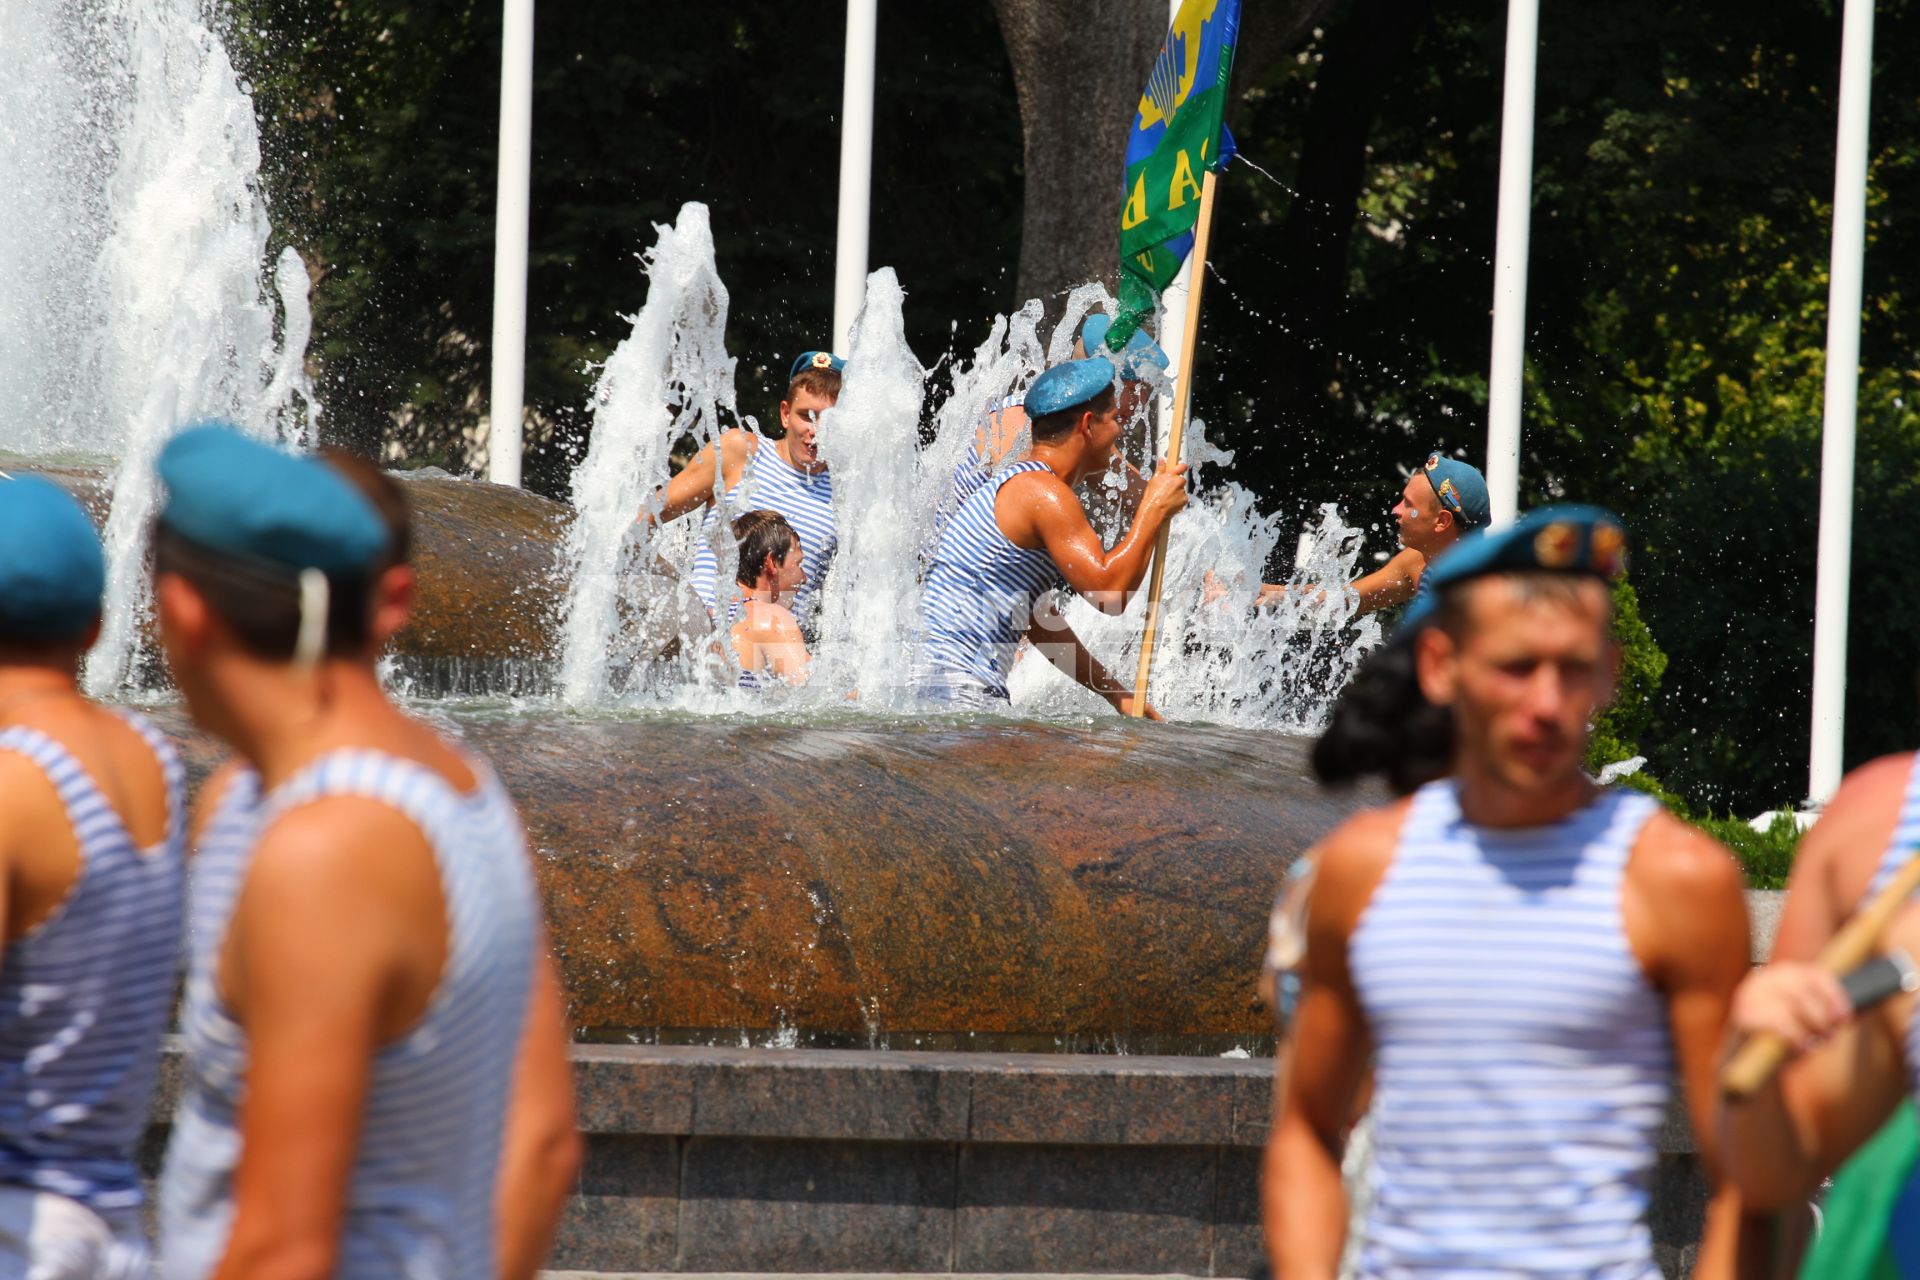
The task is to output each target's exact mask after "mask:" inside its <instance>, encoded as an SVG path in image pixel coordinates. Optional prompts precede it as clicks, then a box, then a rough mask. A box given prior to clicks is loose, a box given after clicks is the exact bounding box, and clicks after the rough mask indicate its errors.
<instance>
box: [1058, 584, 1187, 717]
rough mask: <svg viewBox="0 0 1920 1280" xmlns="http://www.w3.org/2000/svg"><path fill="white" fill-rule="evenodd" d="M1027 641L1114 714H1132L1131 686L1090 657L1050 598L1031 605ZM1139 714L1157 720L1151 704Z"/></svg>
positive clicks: (1083, 642) (1078, 637)
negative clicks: (1116, 712) (1099, 698)
mask: <svg viewBox="0 0 1920 1280" xmlns="http://www.w3.org/2000/svg"><path fill="white" fill-rule="evenodd" d="M1027 639H1028V640H1030V641H1032V642H1033V647H1034V648H1035V649H1037V650H1039V651H1040V656H1042V657H1043V658H1045V659H1046V660H1047V661H1048V662H1051V663H1052V664H1053V665H1054V666H1055V667H1057V668H1059V670H1060V671H1061V672H1062V673H1063V674H1065V675H1067V676H1069V677H1071V678H1072V679H1073V680H1074V681H1076V682H1077V683H1079V684H1080V685H1082V686H1084V687H1085V688H1086V689H1088V690H1090V691H1091V692H1093V693H1097V694H1099V695H1100V696H1101V697H1102V698H1105V699H1106V700H1107V702H1108V703H1109V704H1110V705H1111V706H1112V707H1113V709H1114V710H1115V711H1118V712H1119V713H1120V714H1121V715H1123V716H1128V715H1132V714H1133V689H1132V687H1131V686H1129V685H1126V684H1124V683H1122V682H1121V681H1119V680H1116V679H1115V678H1114V676H1113V673H1112V672H1110V671H1108V670H1107V669H1106V668H1105V667H1103V666H1101V665H1100V660H1099V659H1098V658H1096V657H1094V656H1093V651H1092V650H1091V649H1088V648H1087V646H1086V642H1085V641H1083V640H1082V639H1081V638H1080V636H1079V634H1078V633H1076V632H1075V631H1074V629H1073V624H1072V623H1070V622H1068V621H1067V619H1066V617H1065V615H1063V614H1062V613H1061V612H1060V608H1059V606H1058V605H1056V604H1055V603H1054V601H1053V599H1052V597H1051V596H1048V597H1045V598H1043V599H1042V600H1041V601H1040V603H1039V604H1037V605H1035V606H1034V610H1033V617H1032V618H1031V619H1030V620H1029V621H1028V623H1027ZM1142 715H1144V716H1145V718H1146V719H1148V720H1158V719H1160V713H1159V712H1158V711H1155V710H1154V709H1153V704H1152V703H1148V704H1147V707H1146V710H1145V711H1144V712H1142Z"/></svg>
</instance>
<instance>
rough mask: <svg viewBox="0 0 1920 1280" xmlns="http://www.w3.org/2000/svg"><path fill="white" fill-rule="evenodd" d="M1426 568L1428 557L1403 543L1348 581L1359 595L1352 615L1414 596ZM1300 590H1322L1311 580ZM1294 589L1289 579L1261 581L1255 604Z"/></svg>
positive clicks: (1262, 604)
mask: <svg viewBox="0 0 1920 1280" xmlns="http://www.w3.org/2000/svg"><path fill="white" fill-rule="evenodd" d="M1426 571H1427V558H1426V557H1425V556H1423V555H1421V554H1420V553H1419V552H1418V551H1415V550H1414V549H1413V548H1412V547H1402V548H1400V550H1398V551H1396V552H1395V553H1394V554H1393V558H1392V559H1390V560H1388V561H1387V562H1386V563H1385V564H1383V565H1381V566H1380V567H1379V568H1378V569H1375V570H1374V571H1373V572H1372V573H1363V574H1361V575H1360V576H1359V577H1357V578H1355V579H1354V580H1353V581H1352V582H1349V583H1348V584H1347V588H1348V589H1349V590H1350V591H1352V592H1354V593H1355V594H1356V595H1358V596H1359V597H1360V603H1359V604H1358V605H1357V606H1356V607H1355V609H1354V611H1353V616H1354V617H1356V618H1358V617H1361V616H1363V615H1365V614H1369V613H1373V612H1374V611H1375V610H1378V609H1391V608H1392V607H1393V606H1395V605H1397V604H1405V603H1406V602H1407V601H1409V600H1411V599H1413V596H1414V593H1415V592H1416V591H1418V590H1419V589H1420V575H1421V574H1423V573H1425V572H1426ZM1299 589H1300V590H1303V591H1315V590H1318V591H1325V590H1326V589H1327V588H1325V587H1317V586H1315V585H1313V584H1311V583H1308V584H1305V585H1303V586H1302V587H1300V588H1299ZM1291 590H1294V587H1293V586H1292V584H1290V583H1286V582H1265V583H1262V584H1261V585H1260V595H1259V597H1258V598H1257V599H1256V600H1255V601H1254V604H1255V605H1256V606H1258V607H1261V608H1264V607H1266V606H1268V605H1274V604H1278V603H1279V602H1280V598H1281V597H1282V596H1284V595H1286V594H1287V592H1288V591H1291Z"/></svg>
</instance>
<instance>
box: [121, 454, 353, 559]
mask: <svg viewBox="0 0 1920 1280" xmlns="http://www.w3.org/2000/svg"><path fill="white" fill-rule="evenodd" d="M156 465H157V468H158V470H159V472H160V479H161V481H162V482H163V483H164V484H165V485H166V487H167V498H166V502H165V504H164V505H163V506H162V507H161V509H160V519H161V521H162V522H163V523H165V524H166V525H167V527H169V528H170V529H172V530H173V531H174V532H175V533H178V534H180V535H181V536H182V537H184V538H187V539H189V540H191V541H193V542H196V543H199V544H200V545H201V546H203V547H206V548H208V549H209V550H213V551H219V552H224V553H226V554H228V555H233V556H240V557H244V558H246V559H249V560H253V561H264V562H267V563H270V564H275V565H279V566H281V567H283V568H286V569H291V570H296V571H297V570H301V569H318V570H320V571H321V572H322V573H325V574H327V575H329V576H335V575H344V576H352V575H356V574H364V573H366V572H368V571H369V570H370V569H371V568H372V567H373V563H374V561H375V560H377V559H378V558H379V557H380V556H381V555H382V554H384V553H385V552H386V550H387V546H388V534H387V526H386V524H385V523H384V522H383V521H382V520H381V519H380V516H379V514H378V513H377V512H375V511H374V509H373V504H371V503H370V502H368V501H367V500H366V498H365V497H363V496H362V495H361V493H360V491H359V490H358V489H356V488H354V487H353V485H352V484H351V483H349V482H348V481H347V480H346V479H345V478H344V477H342V476H341V474H340V473H339V472H338V471H335V470H334V469H333V468H332V467H329V466H327V465H326V464H325V463H323V462H320V461H319V460H318V459H315V458H308V457H296V456H295V455H293V454H290V453H285V452H283V451H281V450H279V449H276V448H274V447H273V446H272V445H267V444H262V443H261V442H259V441H258V440H251V439H249V438H247V437H246V436H243V435H241V434H240V432H238V431H237V430H235V429H234V428H233V427H231V426H228V425H226V424H223V423H208V424H203V425H200V426H193V427H188V428H187V429H186V430H184V431H182V432H180V434H178V435H176V436H175V437H173V439H171V440H169V441H168V442H167V444H166V447H165V448H163V449H161V451H160V459H159V462H158V463H157V464H156Z"/></svg>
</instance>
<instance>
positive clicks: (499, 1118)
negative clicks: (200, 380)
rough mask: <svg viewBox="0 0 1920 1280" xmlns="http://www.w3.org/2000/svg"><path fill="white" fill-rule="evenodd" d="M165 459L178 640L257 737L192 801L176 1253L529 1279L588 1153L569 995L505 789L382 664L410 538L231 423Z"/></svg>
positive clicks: (346, 1270) (167, 1181) (328, 1268)
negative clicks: (390, 685)
mask: <svg viewBox="0 0 1920 1280" xmlns="http://www.w3.org/2000/svg"><path fill="white" fill-rule="evenodd" d="M160 473H161V478H162V480H163V481H164V482H165V484H166V488H167V498H166V503H165V506H164V507H163V509H162V512H161V516H160V518H159V521H158V522H157V524H156V527H155V549H154V575H155V583H154V586H155V600H156V605H157V609H158V613H159V617H160V624H161V638H162V644H163V647H164V649H165V651H166V655H167V660H168V663H169V665H170V667H171V669H172V671H173V673H174V676H175V680H176V682H177V684H178V685H179V687H180V690H181V692H182V694H183V695H184V696H185V699H186V701H187V705H188V707H189V709H190V710H191V711H192V713H193V715H194V717H195V719H196V720H197V721H198V722H199V723H200V724H201V725H202V727H204V728H206V729H207V730H209V731H210V732H212V733H213V734H215V735H216V736H218V737H221V738H223V739H225V740H226V741H227V742H228V743H229V744H231V745H232V746H233V747H234V748H235V751H236V753H237V754H238V755H239V757H240V758H241V764H240V766H239V767H237V768H235V769H234V770H231V771H230V772H229V773H227V774H226V775H225V776H224V777H223V778H222V779H221V780H220V781H219V782H218V783H217V784H215V785H212V786H210V787H209V789H208V792H207V793H206V794H204V795H203V797H202V802H201V809H200V813H199V816H198V823H197V831H198V835H197V840H196V844H197V846H198V852H197V858H196V861H195V866H194V878H193V890H192V901H191V904H190V914H191V918H192V929H191V932H190V943H189V955H188V966H187V984H186V996H185V1000H184V1002H183V1005H182V1009H181V1015H180V1022H181V1032H182V1037H183V1040H184V1042H185V1047H186V1064H185V1080H184V1083H183V1089H182V1097H181V1103H180V1107H179V1110H178V1112H177V1113H176V1116H175V1126H174V1132H173V1140H172V1142H171V1144H170V1146H169V1149H168V1153H167V1162H166V1168H165V1170H164V1172H163V1175H162V1179H161V1197H160V1199H161V1204H160V1223H161V1274H162V1275H164V1276H167V1277H182V1278H184V1277H204V1276H214V1275H218V1276H239V1275H255V1274H274V1275H287V1276H293V1275H301V1276H305V1275H312V1276H340V1277H368V1278H371V1277H375V1276H401V1275H404V1276H409V1277H416V1276H417V1277H422V1278H426V1280H442V1278H444V1280H455V1278H462V1277H468V1276H495V1275H498V1276H510V1277H530V1276H532V1275H533V1274H534V1273H535V1272H536V1271H537V1269H538V1267H539V1265H540V1263H541V1261H542V1260H543V1257H544V1253H545V1250H546V1245H547V1241H548V1239H549V1237H550V1235H551V1232H552V1230H553V1226H554V1223H555V1221H556V1219H557V1216H558V1212H559V1208H560V1205H561V1204H562V1203H563V1201H564V1198H565V1195H566V1192H567V1189H568V1186H569V1184H570V1182H571V1178H572V1174H573V1172H574V1169H575V1167H576V1165H577V1159H578V1135H577V1134H576V1133H575V1132H574V1130H573V1126H572V1101H571V1093H570V1088H571V1079H570V1071H569V1067H568V1062H567V1054H566V1034H565V1023H564V1012H563V1007H562V1003H561V999H560V995H559V989H558V984H557V981H556V978H555V975H554V973H553V970H552V966H551V963H550V961H549V960H548V959H547V958H546V953H545V946H544V939H543V937H542V930H541V927H540V921H539V910H538V897H537V894H536V892H535V888H534V885H533V878H532V872H531V866H530V862H529V858H528V855H527V851H526V848H525V844H524V840H523V838H522V836H521V833H520V830H519V825H518V821H517V819H516V817H515V815H514V813H513V809H512V804H511V801H509V800H508V798H507V797H506V795H505V792H504V791H503V790H502V788H501V787H500V784H499V782H498V781H497V779H495V778H494V777H493V775H492V773H491V771H489V770H488V769H487V768H486V766H485V764H484V763H483V762H481V761H479V760H477V759H475V758H473V757H471V756H469V755H467V754H465V753H464V752H461V751H459V750H457V749H455V748H454V747H452V746H451V745H450V744H448V743H447V742H445V741H443V740H442V739H441V738H440V737H439V736H438V735H436V734H434V733H433V732H431V731H430V730H428V729H427V728H426V727H424V726H422V725H420V724H418V723H417V722H415V721H413V720H411V719H410V718H408V717H407V716H405V715H403V714H402V713H401V712H400V711H399V709H398V708H396V707H394V706H393V705H392V704H391V703H390V702H388V701H387V699H386V697H385V696H384V694H383V693H382V691H381V689H380V685H379V681H378V678H377V676H376V674H375V671H374V667H373V659H374V655H375V653H376V651H377V648H378V644H379V642H380V641H381V640H383V639H384V638H385V636H386V634H387V633H389V632H390V631H391V630H392V629H393V628H394V627H397V626H398V625H400V623H401V622H403V621H404V613H405V610H404V601H403V600H401V599H399V595H398V593H397V592H396V588H397V587H399V586H401V585H403V582H402V580H403V578H404V575H402V574H397V573H396V572H395V568H396V566H395V564H394V559H393V547H394V539H393V536H392V535H391V534H390V532H389V530H388V528H387V527H385V526H383V524H382V520H381V517H380V515H379V514H378V513H377V512H376V510H375V509H374V507H373V506H371V505H370V504H369V503H368V501H367V500H366V499H365V498H364V497H363V496H362V495H361V494H360V493H359V492H356V489H355V487H354V486H353V485H352V484H349V483H348V482H347V481H346V480H345V479H343V478H342V476H341V475H340V474H339V473H338V472H337V471H336V470H335V469H333V468H330V467H328V466H326V465H324V464H322V463H321V462H319V461H317V460H313V459H304V458H293V457H289V456H287V455H285V454H282V453H280V452H278V451H277V450H274V449H271V448H268V447H267V446H264V445H260V444H256V443H254V442H251V441H248V440H246V439H244V438H242V437H241V436H240V435H239V434H238V433H236V432H233V431H230V430H227V429H224V428H220V427H202V428H194V429H190V430H188V431H185V432H182V433H181V434H180V435H179V436H177V437H176V438H175V439H174V440H173V441H172V442H170V443H169V444H168V446H167V447H166V449H165V450H163V452H162V454H161V458H160ZM362 480H363V482H367V481H365V478H364V477H363V478H362ZM395 518H396V517H394V516H392V515H391V514H390V516H389V519H395Z"/></svg>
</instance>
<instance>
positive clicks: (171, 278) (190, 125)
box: [0, 0, 314, 695]
mask: <svg viewBox="0 0 1920 1280" xmlns="http://www.w3.org/2000/svg"><path fill="white" fill-rule="evenodd" d="M0 47H4V48H5V49H6V50H7V51H8V54H9V61H10V66H9V75H8V77H7V80H6V83H5V85H4V87H0V146H4V148H5V150H4V152H3V153H0V169H4V171H5V172H6V174H7V175H8V179H7V185H8V186H9V188H11V189H10V190H8V191H7V192H6V193H5V194H4V195H0V413H3V414H4V415H5V416H4V418H0V449H4V450H6V451H8V452H14V453H22V454H29V455H39V456H46V455H55V456H59V455H71V454H73V453H80V454H83V455H92V456H95V457H98V456H106V457H110V458H115V459H117V460H118V468H117V470H116V473H115V475H114V478H113V482H112V489H113V507H112V510H111V512H110V514H109V517H108V520H107V529H106V543H107V561H108V580H107V601H106V608H105V625H104V627H103V630H102V634H101V638H100V643H99V644H98V645H97V646H96V647H95V649H94V651H93V653H92V654H91V656H90V657H89V660H88V664H87V688H88V690H89V692H92V693H94V694H96V695H99V694H106V693H110V692H113V691H115V690H118V689H121V688H123V687H124V686H125V685H126V684H127V682H128V680H129V678H130V677H133V676H134V675H135V671H134V669H135V666H136V660H137V658H138V637H139V634H140V624H141V621H142V619H144V618H145V616H146V609H147V589H146V576H145V572H144V567H143V566H144V558H145V552H146V546H145V542H146V530H147V524H148V521H149V520H150V519H151V517H152V514H153V508H154V502H155V498H156V496H157V495H156V485H155V481H154V477H153V459H154V457H155V455H156V454H157V453H158V452H159V449H160V446H161V444H162V443H164V441H165V440H166V439H167V437H168V436H170V435H171V434H172V433H173V432H174V431H175V430H176V429H178V428H179V427H180V426H181V425H182V424H183V423H186V422H190V421H193V420H195V419H201V418H224V419H227V420H229V421H232V422H235V423H237V424H239V425H241V426H242V427H244V428H246V429H248V430H252V431H254V432H257V433H259V434H262V435H265V436H270V437H278V438H281V439H284V440H287V441H289V442H310V439H311V434H312V421H313V413H314V408H313V401H312V397H311V395H310V393H309V388H308V386H307V382H306V377H305V373H304V370H303V357H304V350H305V344H306V336H307V334H308V332H309V330H310V328H311V322H310V319H309V316H308V312H307V277H306V270H305V268H304V267H303V266H302V265H301V263H300V261H299V258H298V256H297V255H294V254H293V253H292V251H291V250H289V251H287V252H286V253H283V254H282V255H281V258H280V261H279V262H278V264H277V266H276V269H275V273H274V286H273V288H272V289H270V288H269V286H268V285H267V282H266V281H265V279H264V278H263V268H264V267H265V265H266V262H267V238H268V234H269V231H270V227H269V224H268V220H267V210H266V204H265V201H264V199H263V197H262V195H261V193H260V191H259V189H258V171H259V167H260V137H259V131H258V128H257V126H256V124H255V121H254V113H253V101H252V98H251V97H250V96H249V94H248V93H247V91H246V90H245V88H244V87H243V86H242V85H241V83H240V79H239V76H238V75H237V74H236V73H235V71H234V68H233V64H232V62H231V61H230V60H229V59H228V57H227V54H226V50H225V49H224V48H223V47H222V45H221V42H220V39H219V37H218V36H217V35H216V34H215V32H214V30H213V27H212V25H211V24H210V20H209V15H208V12H207V11H206V10H205V9H204V8H203V6H202V5H201V4H200V3H199V0H88V2H83V3H74V2H72V0H8V3H6V4H5V5H0ZM275 292H277V293H278V298H277V300H276V298H275V296H274V295H275ZM277 332H284V335H285V339H284V342H283V341H281V340H280V339H278V338H277V337H276V333H277Z"/></svg>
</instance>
